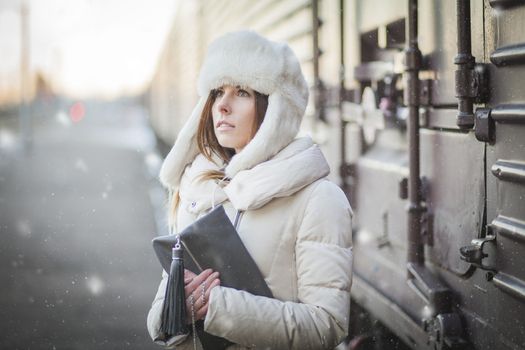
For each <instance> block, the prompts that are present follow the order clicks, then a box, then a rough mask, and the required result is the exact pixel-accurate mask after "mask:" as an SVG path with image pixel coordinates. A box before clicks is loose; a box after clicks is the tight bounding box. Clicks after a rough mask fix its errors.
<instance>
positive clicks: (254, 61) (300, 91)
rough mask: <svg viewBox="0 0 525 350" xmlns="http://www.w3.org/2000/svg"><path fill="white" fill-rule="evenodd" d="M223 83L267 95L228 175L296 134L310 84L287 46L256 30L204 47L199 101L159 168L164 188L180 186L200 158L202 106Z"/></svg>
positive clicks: (258, 160) (262, 157)
mask: <svg viewBox="0 0 525 350" xmlns="http://www.w3.org/2000/svg"><path fill="white" fill-rule="evenodd" d="M225 84H230V85H241V86H248V87H250V88H252V89H254V90H256V91H258V92H260V93H263V94H266V95H268V108H267V111H266V114H265V117H264V121H263V123H262V124H261V127H260V128H259V130H258V132H257V134H256V135H255V137H254V138H253V139H252V140H251V141H250V142H249V143H248V145H246V147H244V149H243V150H242V151H241V152H239V153H238V154H236V155H235V156H234V157H233V158H232V159H231V161H230V163H229V164H228V165H227V166H226V169H225V173H226V175H227V176H228V177H230V178H233V177H234V176H235V175H236V174H237V173H238V172H239V171H241V170H246V169H251V168H253V167H254V166H255V165H257V164H259V163H261V162H264V161H266V160H268V159H270V158H272V157H273V156H274V155H275V154H277V153H278V152H279V151H280V150H281V149H283V148H284V147H286V146H287V145H288V144H289V143H290V142H291V141H292V140H293V139H294V138H295V136H296V135H297V132H298V131H299V127H300V125H301V121H302V117H303V114H304V111H305V109H306V104H307V102H308V85H307V84H306V81H305V79H304V76H303V74H302V72H301V67H300V64H299V61H298V60H297V57H296V56H295V54H294V53H293V52H292V50H291V49H290V47H289V46H288V45H286V44H284V43H277V42H273V41H270V40H267V39H265V38H263V37H262V36H260V35H258V34H257V33H255V32H251V31H241V32H234V33H229V34H226V35H224V36H222V37H220V38H218V39H216V40H215V41H214V42H213V43H212V44H211V45H210V46H209V48H208V53H207V56H206V58H205V60H204V64H203V66H202V69H201V72H200V75H199V81H198V88H197V90H198V93H199V95H200V96H201V97H200V100H199V102H198V103H197V106H196V107H195V108H194V110H193V112H192V114H191V116H190V118H189V119H188V121H187V122H186V124H185V125H184V127H183V128H182V130H181V132H180V133H179V135H178V137H177V140H176V142H175V145H174V146H173V148H172V149H171V151H170V153H169V154H168V156H167V157H166V159H165V161H164V163H163V164H162V168H161V171H160V180H161V182H162V184H163V185H164V186H166V187H168V188H170V189H172V190H176V189H177V188H178V187H179V185H180V178H181V176H182V172H183V171H184V168H185V167H186V165H188V164H190V163H191V162H192V161H193V160H194V159H195V157H196V156H197V154H198V147H197V142H196V134H197V128H198V125H199V119H200V115H201V113H202V110H203V107H204V103H205V101H206V99H207V97H208V95H209V93H210V91H211V90H212V89H215V88H217V87H220V86H222V85H225Z"/></svg>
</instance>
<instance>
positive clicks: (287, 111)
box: [225, 91, 304, 178]
mask: <svg viewBox="0 0 525 350" xmlns="http://www.w3.org/2000/svg"><path fill="white" fill-rule="evenodd" d="M303 113H304V108H302V109H301V110H298V106H297V102H296V101H290V99H289V98H288V97H285V96H284V95H283V94H282V93H281V92H279V91H277V92H275V93H273V94H271V95H270V96H268V109H267V110H266V114H265V116H264V121H263V123H262V124H261V127H260V128H259V130H258V131H257V133H256V134H255V136H254V138H253V139H252V140H251V141H250V142H249V143H248V144H247V145H246V147H244V149H243V150H242V151H241V152H239V153H238V154H236V155H235V156H233V158H232V159H231V160H230V162H229V163H228V166H227V167H226V169H225V173H226V176H228V177H230V178H232V177H233V176H235V174H237V173H238V172H239V171H241V170H245V169H250V168H252V167H254V166H255V165H257V164H259V163H261V162H264V161H266V160H268V159H270V158H271V157H273V156H274V155H275V154H277V153H278V152H279V151H280V150H281V149H283V148H284V147H286V146H287V145H288V144H289V143H290V142H291V141H293V139H294V138H295V136H296V135H297V132H298V131H299V128H300V126H301V120H302V114H303Z"/></svg>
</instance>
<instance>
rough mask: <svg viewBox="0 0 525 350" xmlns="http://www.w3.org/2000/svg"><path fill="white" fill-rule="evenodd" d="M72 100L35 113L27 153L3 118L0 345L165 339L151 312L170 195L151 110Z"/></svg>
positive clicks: (96, 345) (81, 345)
mask: <svg viewBox="0 0 525 350" xmlns="http://www.w3.org/2000/svg"><path fill="white" fill-rule="evenodd" d="M69 107H70V106H69V105H68V106H67V108H62V111H61V110H60V108H59V109H58V111H57V110H56V109H55V110H53V111H51V112H45V111H43V110H40V111H36V113H35V116H34V122H33V132H32V140H33V146H32V148H31V151H29V152H25V151H24V150H23V149H22V148H21V147H20V144H21V143H20V142H19V140H20V132H19V127H18V122H17V119H15V118H9V117H8V116H3V117H0V330H1V331H0V349H121V348H128V349H159V347H158V346H156V345H153V344H152V343H151V340H150V339H149V336H148V334H147V331H146V321H145V319H146V314H147V311H148V309H149V305H150V303H151V300H152V299H153V296H154V294H155V291H156V288H157V285H158V282H159V279H160V273H161V270H160V267H159V265H158V263H157V261H156V258H155V256H154V253H153V250H152V248H151V243H150V241H151V239H152V238H153V237H154V236H155V235H156V234H159V233H161V234H165V232H162V231H163V229H162V227H163V225H162V223H161V224H159V220H158V219H159V215H161V214H160V213H161V210H162V205H163V203H162V202H163V200H164V198H163V192H162V190H161V189H160V188H159V185H158V182H157V181H156V179H155V176H156V171H157V169H158V166H159V161H160V159H159V157H158V155H157V154H156V152H155V148H154V147H155V145H154V142H155V141H154V138H153V136H152V134H151V131H150V129H149V128H148V125H147V122H146V118H145V112H144V110H143V109H142V108H141V107H140V106H138V105H136V104H134V103H130V102H120V103H113V104H106V103H87V104H86V105H83V106H81V107H83V108H77V110H70V109H69ZM77 107H78V106H77ZM83 112H85V113H83ZM156 218H157V220H156Z"/></svg>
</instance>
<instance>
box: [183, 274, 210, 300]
mask: <svg viewBox="0 0 525 350" xmlns="http://www.w3.org/2000/svg"><path fill="white" fill-rule="evenodd" d="M212 273H213V270H212V269H206V270H204V271H202V272H201V273H200V274H198V275H197V276H195V278H193V280H192V281H191V282H189V283H188V284H187V285H186V286H185V287H184V292H185V293H186V299H187V298H189V296H190V294H191V293H193V291H194V290H195V289H197V287H198V286H199V285H200V284H201V283H202V282H204V281H205V280H206V279H207V278H208V277H209V276H210V275H211V274H212Z"/></svg>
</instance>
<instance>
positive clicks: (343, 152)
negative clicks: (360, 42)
mask: <svg viewBox="0 0 525 350" xmlns="http://www.w3.org/2000/svg"><path fill="white" fill-rule="evenodd" d="M344 5H345V0H339V50H340V52H339V59H340V60H339V105H338V109H339V120H340V121H341V172H340V173H341V187H342V188H343V190H344V192H345V193H348V181H347V176H348V173H347V162H346V125H347V122H346V121H345V120H344V116H343V101H344V95H345V89H346V88H345V11H344Z"/></svg>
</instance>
